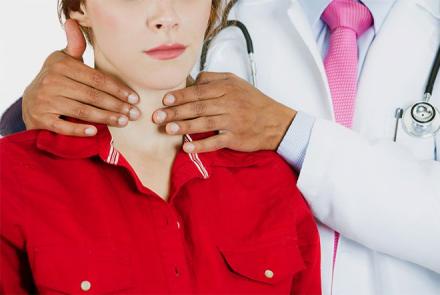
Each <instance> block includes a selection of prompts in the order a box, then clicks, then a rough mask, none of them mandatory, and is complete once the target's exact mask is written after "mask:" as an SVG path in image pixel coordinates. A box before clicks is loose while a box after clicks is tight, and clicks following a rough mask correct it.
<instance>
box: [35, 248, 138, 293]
mask: <svg viewBox="0 0 440 295" xmlns="http://www.w3.org/2000/svg"><path fill="white" fill-rule="evenodd" d="M32 273H33V276H34V280H35V284H36V286H37V288H38V291H39V294H112V293H120V292H127V291H128V290H130V289H132V288H133V281H132V280H133V278H132V267H131V260H130V256H129V255H128V252H127V250H125V249H116V248H110V247H105V246H104V247H97V248H93V249H91V248H74V247H71V246H56V247H55V246H50V247H42V248H36V249H34V253H33V262H32Z"/></svg>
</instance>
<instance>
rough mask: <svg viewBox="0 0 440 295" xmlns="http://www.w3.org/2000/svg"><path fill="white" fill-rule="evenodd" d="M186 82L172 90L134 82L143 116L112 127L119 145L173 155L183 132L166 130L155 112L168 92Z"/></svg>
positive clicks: (157, 155)
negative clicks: (161, 125) (160, 124)
mask: <svg viewBox="0 0 440 295" xmlns="http://www.w3.org/2000/svg"><path fill="white" fill-rule="evenodd" d="M129 86H130V85H129ZM184 86H185V83H182V85H180V86H179V87H176V88H175V89H169V90H147V89H140V88H137V87H133V86H131V87H132V89H133V90H134V91H136V93H138V95H139V97H140V102H139V104H138V105H137V107H138V108H139V110H140V111H141V117H140V118H139V119H138V120H137V121H132V122H129V124H128V125H127V126H126V127H123V128H118V127H109V130H110V133H111V135H112V137H113V142H114V145H115V147H116V148H117V149H119V150H120V151H121V152H124V151H126V152H130V153H133V152H134V153H139V154H143V155H151V157H154V158H156V159H157V158H168V157H173V156H174V155H175V154H176V152H177V150H178V149H179V148H180V147H181V145H182V136H181V135H175V136H171V135H168V134H166V132H165V128H164V127H160V126H158V125H156V124H154V123H153V121H152V114H153V112H154V111H156V110H157V109H159V108H161V107H163V104H162V99H163V97H164V95H165V94H166V93H168V92H169V91H171V90H176V89H181V88H183V87H184Z"/></svg>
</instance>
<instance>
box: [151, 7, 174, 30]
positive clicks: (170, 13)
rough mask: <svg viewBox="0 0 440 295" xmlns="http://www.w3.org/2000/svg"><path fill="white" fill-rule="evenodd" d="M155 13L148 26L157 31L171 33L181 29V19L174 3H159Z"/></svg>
mask: <svg viewBox="0 0 440 295" xmlns="http://www.w3.org/2000/svg"><path fill="white" fill-rule="evenodd" d="M159 2H161V4H159V5H158V7H157V10H156V11H155V13H154V14H153V15H152V16H151V17H150V19H149V21H148V26H149V27H151V28H152V29H153V30H156V31H171V30H175V29H176V28H177V27H179V17H178V15H177V14H176V11H175V9H174V6H173V4H172V2H173V1H167V0H165V1H159Z"/></svg>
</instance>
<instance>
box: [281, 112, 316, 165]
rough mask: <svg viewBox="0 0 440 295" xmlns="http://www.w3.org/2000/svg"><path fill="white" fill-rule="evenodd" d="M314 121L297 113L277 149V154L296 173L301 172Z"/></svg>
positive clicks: (303, 114) (308, 116)
mask: <svg viewBox="0 0 440 295" xmlns="http://www.w3.org/2000/svg"><path fill="white" fill-rule="evenodd" d="M315 121H316V119H315V118H314V117H312V116H310V115H308V114H306V113H303V112H298V113H297V114H296V116H295V119H294V120H293V122H292V124H291V125H290V127H289V129H288V130H287V132H286V134H285V135H284V138H283V140H282V141H281V143H280V146H279V147H278V150H277V153H278V154H279V155H280V156H282V157H283V158H284V160H286V161H287V163H289V164H290V165H291V166H292V167H293V168H294V169H295V170H296V171H298V172H299V171H301V168H302V165H303V162H304V158H305V156H306V152H307V148H308V146H309V141H310V136H311V135H312V129H313V125H314V124H315Z"/></svg>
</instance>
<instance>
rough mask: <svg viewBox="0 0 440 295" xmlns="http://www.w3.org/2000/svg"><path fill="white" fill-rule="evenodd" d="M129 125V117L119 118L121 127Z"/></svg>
mask: <svg viewBox="0 0 440 295" xmlns="http://www.w3.org/2000/svg"><path fill="white" fill-rule="evenodd" d="M127 123H128V118H127V117H119V119H118V124H119V126H125V125H126V124H127Z"/></svg>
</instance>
